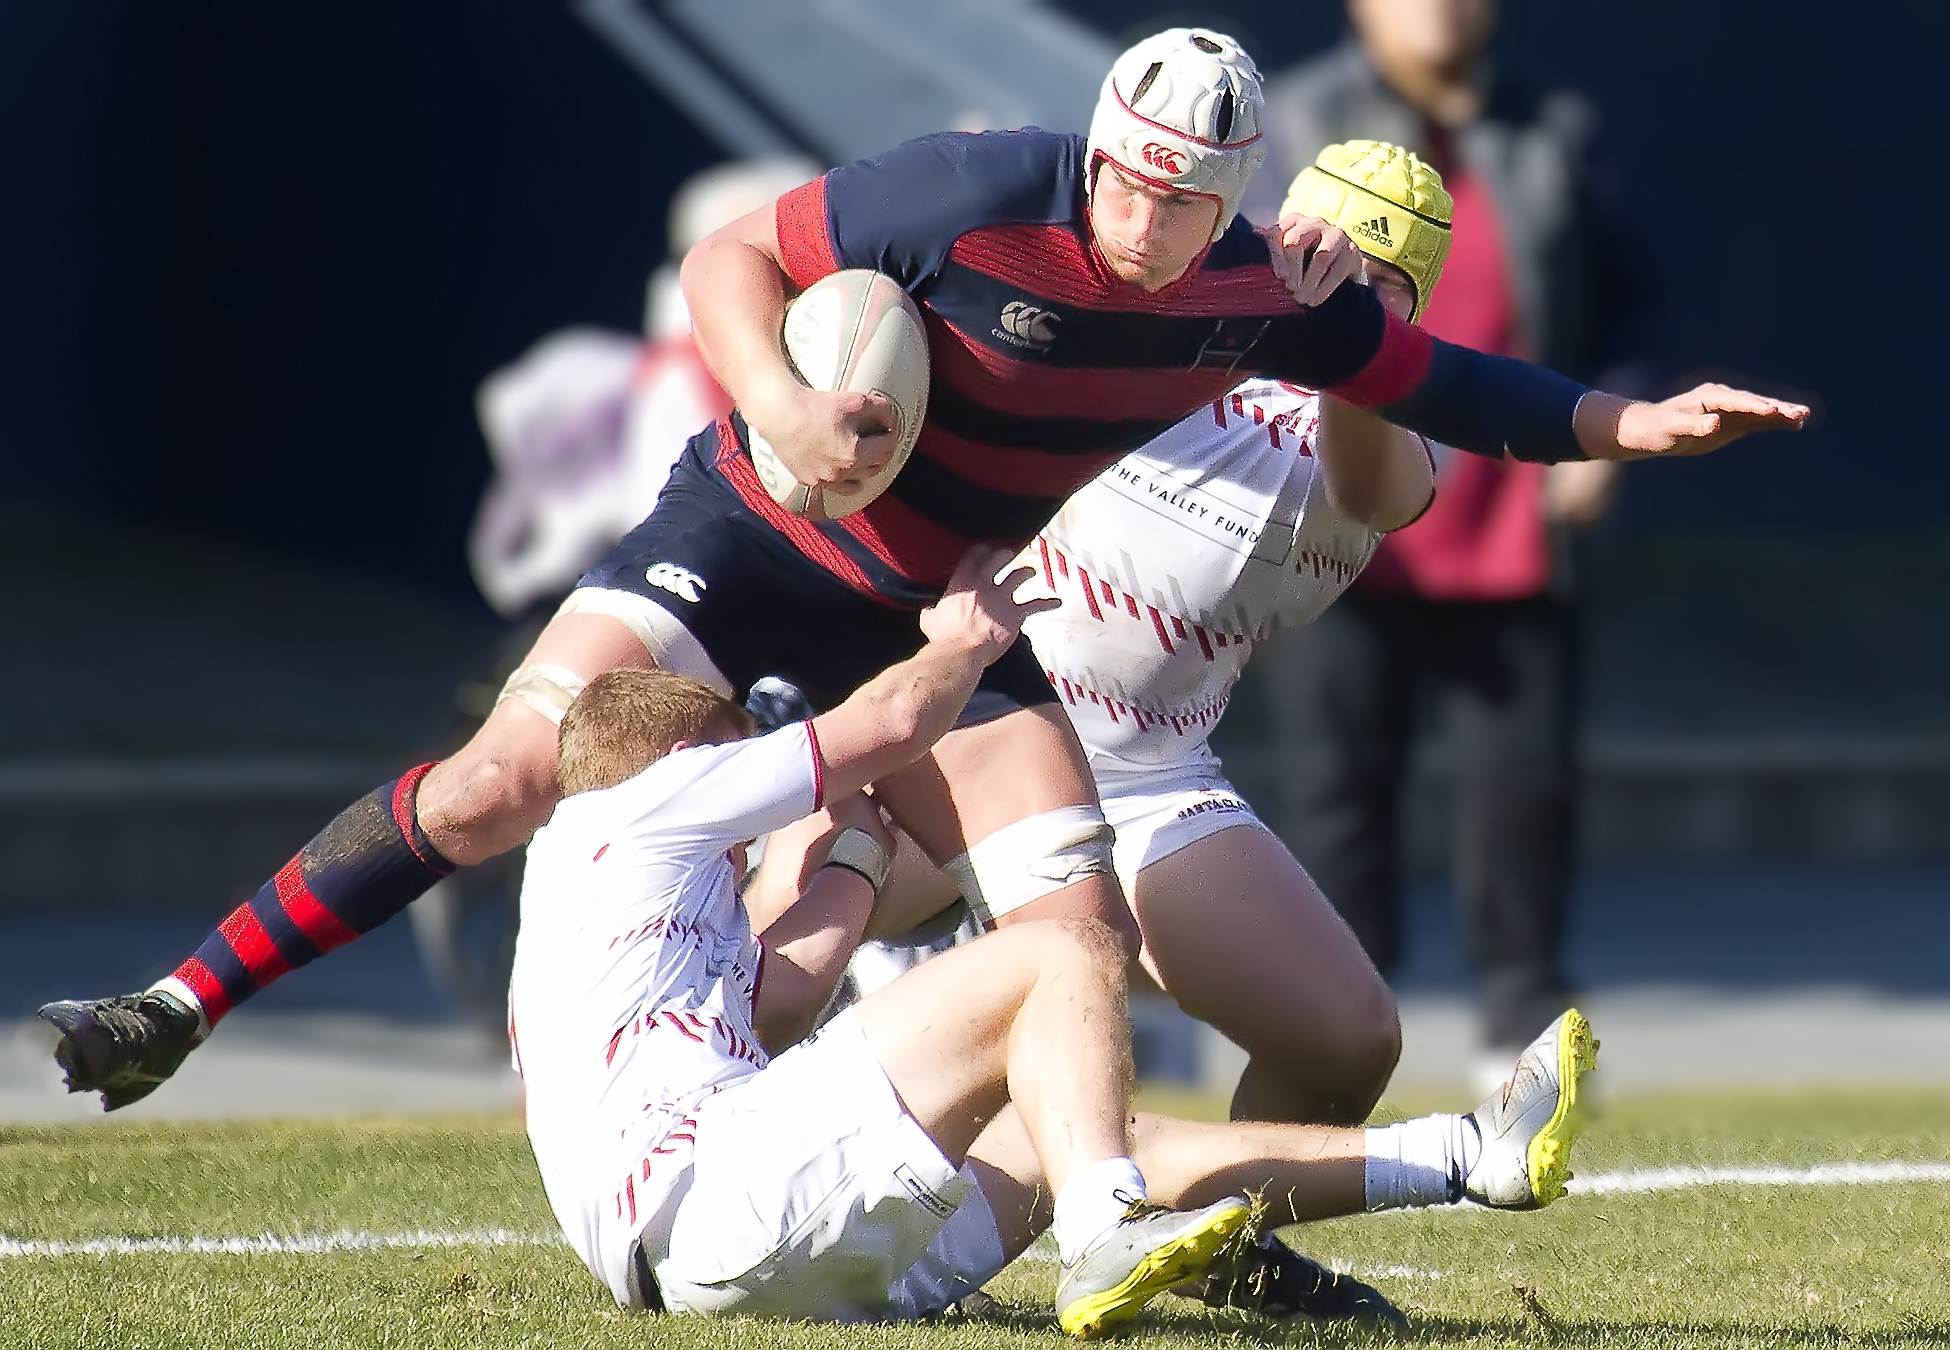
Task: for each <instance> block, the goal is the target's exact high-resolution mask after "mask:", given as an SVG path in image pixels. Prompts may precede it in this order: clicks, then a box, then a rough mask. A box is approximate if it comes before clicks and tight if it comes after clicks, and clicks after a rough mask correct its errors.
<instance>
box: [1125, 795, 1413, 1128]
mask: <svg viewBox="0 0 1950 1350" xmlns="http://www.w3.org/2000/svg"><path fill="white" fill-rule="evenodd" d="M1133 889H1134V890H1135V895H1134V896H1133V897H1132V901H1133V907H1134V908H1135V909H1136V911H1137V916H1138V925H1139V928H1140V929H1141V930H1142V932H1143V935H1144V949H1145V956H1144V961H1145V965H1146V967H1147V968H1148V969H1149V970H1150V971H1151V972H1152V974H1153V975H1154V976H1155V977H1156V978H1157V980H1158V982H1159V983H1160V984H1161V985H1163V986H1164V988H1165V989H1166V990H1167V991H1169V992H1170V994H1171V995H1172V997H1173V998H1175V999H1176V1000H1177V1001H1178V1004H1179V1006H1180V1007H1182V1008H1183V1009H1184V1010H1185V1011H1186V1012H1188V1013H1190V1014H1191V1015H1192V1016H1194V1017H1196V1018H1198V1019H1199V1020H1201V1021H1204V1022H1208V1023H1210V1024H1211V1025H1212V1026H1214V1027H1217V1028H1218V1029H1219V1030H1220V1031H1222V1032H1224V1033H1225V1035H1226V1036H1227V1037H1228V1038H1229V1039H1231V1040H1232V1041H1233V1042H1234V1043H1235V1044H1237V1045H1239V1046H1240V1047H1241V1048H1243V1049H1244V1050H1246V1052H1247V1053H1248V1054H1250V1055H1251V1056H1252V1064H1251V1066H1250V1067H1249V1068H1248V1070H1247V1075H1246V1077H1245V1079H1243V1080H1242V1082H1241V1086H1240V1092H1239V1096H1238V1097H1236V1098H1235V1101H1234V1108H1235V1111H1234V1114H1235V1116H1245V1117H1248V1118H1252V1119H1262V1120H1264V1119H1272V1120H1302V1121H1313V1122H1329V1123H1336V1124H1342V1123H1358V1122H1359V1121H1360V1120H1361V1119H1363V1118H1364V1117H1365V1116H1366V1114H1367V1112H1368V1111H1369V1109H1370V1108H1371V1107H1372V1106H1373V1104H1374V1101H1375V1100H1376V1099H1377V1098H1378V1097H1379V1096H1380V1094H1381V1091H1382V1089H1383V1088H1384V1087H1386V1085H1387V1082H1388V1078H1389V1076H1390V1075H1391V1074H1392V1073H1393V1071H1394V1067H1395V1061H1396V1059H1397V1057H1398V1056H1399V1055H1400V1053H1401V1028H1400V1023H1399V1021H1398V1020H1397V1017H1396V1011H1395V1000H1394V995H1393V994H1392V993H1391V992H1390V991H1389V989H1388V985H1387V983H1386V982H1385V981H1384V980H1383V979H1382V978H1381V975H1380V973H1379V972H1378V971H1376V970H1375V968H1374V965H1373V963H1372V962H1370V961H1369V960H1368V957H1367V954H1366V953H1365V952H1363V951H1362V950H1361V944H1360V943H1359V942H1358V941H1357V940H1356V939H1355V937H1354V934H1353V932H1352V931H1351V930H1350V929H1349V928H1348V926H1347V924H1346V923H1345V922H1343V921H1342V919H1341V917H1340V915H1338V914H1337V913H1335V912H1334V908H1333V906H1332V905H1330V904H1329V903H1328V901H1327V898H1326V897H1325V896H1324V895H1322V894H1321V892H1320V889H1319V887H1317V886H1315V885H1314V883H1313V879H1312V878H1311V877H1309V876H1308V875H1307V873H1306V870H1305V869H1304V868H1302V867H1301V866H1300V864H1299V863H1298V862H1297V861H1295V859H1294V857H1293V855H1292V854H1291V853H1289V852H1287V850H1286V846H1285V845H1283V844H1282V843H1280V841H1279V840H1278V839H1276V838H1275V837H1274V836H1273V835H1272V834H1270V833H1268V832H1267V831H1266V830H1264V829H1263V828H1260V827H1259V826H1256V825H1236V826H1233V827H1232V828H1230V829H1225V830H1220V831H1217V832H1216V833H1213V834H1209V835H1207V836H1205V837H1204V838H1203V839H1200V840H1197V841H1195V842H1194V843H1191V844H1188V845H1186V846H1185V847H1184V848H1181V849H1179V850H1177V851H1176V852H1174V853H1172V854H1170V855H1168V856H1167V857H1164V858H1161V859H1159V860H1158V861H1157V862H1155V863H1152V864H1151V865H1150V866H1148V867H1146V868H1144V869H1143V870H1142V871H1141V872H1139V873H1138V874H1137V878H1136V880H1135V884H1134V888H1133Z"/></svg>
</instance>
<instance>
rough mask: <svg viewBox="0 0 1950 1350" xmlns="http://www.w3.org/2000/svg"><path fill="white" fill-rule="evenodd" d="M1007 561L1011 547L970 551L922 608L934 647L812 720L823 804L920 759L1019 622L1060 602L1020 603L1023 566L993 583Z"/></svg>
mask: <svg viewBox="0 0 1950 1350" xmlns="http://www.w3.org/2000/svg"><path fill="white" fill-rule="evenodd" d="M1009 557H1010V554H1009V550H1007V549H1002V548H996V547H993V546H991V545H987V544H982V545H977V546H976V547H974V548H972V549H970V550H969V551H968V552H967V553H966V554H965V555H963V557H962V560H961V564H960V566H958V567H956V568H955V574H954V575H953V576H952V577H950V578H949V579H948V587H947V590H946V591H945V592H943V594H942V597H941V599H940V600H938V601H936V602H935V603H934V604H933V605H930V606H929V607H928V608H927V609H924V610H922V611H921V631H922V632H923V633H925V634H926V635H927V638H928V645H927V646H925V647H923V648H922V649H921V650H920V651H919V652H918V653H916V654H915V655H914V656H911V657H909V658H908V659H907V660H905V661H902V662H901V663H900V664H898V665H895V666H889V667H888V668H887V669H886V670H884V671H882V672H881V673H880V674H878V675H876V676H875V677H874V678H873V679H871V680H869V681H868V682H867V683H866V684H863V685H861V686H860V688H859V689H858V690H856V691H855V692H854V693H853V695H852V697H850V698H848V699H847V700H846V702H844V703H842V704H840V706H839V707H837V708H835V709H833V711H831V712H829V713H825V714H823V715H821V716H819V717H816V718H814V719H813V724H812V725H813V733H814V735H815V736H816V737H817V738H818V740H819V753H820V758H821V760H822V762H823V771H824V782H825V797H826V800H828V801H831V800H833V799H834V798H836V797H839V796H842V795H844V794H846V793H849V792H852V791H854V790H855V789H857V788H863V787H865V786H866V785H867V784H868V783H871V782H873V781H875V780H876V779H879V778H881V777H884V776H885V775H887V774H890V773H892V772H893V771H894V770H896V769H901V768H905V767H906V766H907V765H909V764H911V763H913V762H914V761H915V760H917V759H919V758H920V757H921V756H922V755H923V754H924V753H926V752H927V750H928V749H929V748H930V747H931V746H933V745H934V743H935V742H936V741H938V740H940V739H941V738H942V737H943V736H945V735H947V733H948V730H949V728H950V727H952V726H954V724H955V719H956V718H957V717H959V716H960V715H961V710H962V708H963V707H964V706H965V705H966V704H967V702H968V697H969V695H970V694H973V693H974V692H975V682H976V681H977V680H979V679H980V678H981V675H982V671H983V670H985V669H986V668H987V667H988V665H989V663H990V662H992V661H994V660H995V659H996V658H997V657H999V656H1001V655H1002V653H1003V652H1005V651H1007V650H1008V649H1009V644H1010V643H1012V642H1014V641H1015V640H1016V634H1017V633H1018V632H1019V631H1020V630H1021V628H1022V621H1023V620H1024V619H1026V618H1028V617H1029V616H1030V615H1031V614H1036V613H1040V612H1041V611H1043V610H1045V609H1054V608H1055V607H1056V606H1057V605H1058V604H1060V603H1061V602H1060V601H1058V600H1056V599H1054V598H1053V597H1045V598H1044V599H1041V600H1031V601H1028V602H1026V603H1018V602H1017V600H1016V599H1015V593H1016V588H1017V587H1019V586H1021V585H1022V584H1023V582H1025V581H1027V580H1028V579H1029V577H1030V576H1031V575H1033V573H1032V572H1031V569H1029V568H1027V567H1018V568H1015V569H1013V570H1011V571H1010V572H1009V573H1008V574H1007V575H1005V576H1004V577H1003V578H1002V579H1001V580H1000V581H997V580H995V574H996V572H997V570H998V569H1000V568H1001V567H1002V566H1003V564H1005V563H1007V562H1008V561H1009Z"/></svg>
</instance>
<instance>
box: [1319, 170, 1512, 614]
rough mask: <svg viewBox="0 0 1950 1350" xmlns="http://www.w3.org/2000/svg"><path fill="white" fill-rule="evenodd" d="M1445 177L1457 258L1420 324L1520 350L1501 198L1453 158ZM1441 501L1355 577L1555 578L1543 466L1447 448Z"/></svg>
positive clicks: (1434, 592)
mask: <svg viewBox="0 0 1950 1350" xmlns="http://www.w3.org/2000/svg"><path fill="white" fill-rule="evenodd" d="M1443 184H1444V186H1446V187H1447V188H1448V189H1449V195H1450V198H1451V199H1452V200H1453V201H1454V203H1455V217H1454V220H1453V222H1452V224H1451V230H1452V236H1451V243H1450V248H1449V260H1448V262H1447V263H1446V264H1445V265H1444V266H1443V269H1442V280H1441V282H1440V284H1438V285H1437V286H1436V288H1435V295H1434V297H1433V298H1432V299H1431V300H1430V302H1429V308H1428V312H1427V313H1426V314H1424V315H1423V317H1422V327H1423V328H1424V329H1426V330H1427V331H1428V332H1430V333H1431V334H1433V335H1434V336H1436V337H1439V338H1442V339H1443V340H1444V341H1447V342H1456V343H1461V344H1462V345H1463V346H1465V347H1474V348H1475V349H1476V350H1477V351H1482V352H1494V353H1496V354H1497V355H1499V356H1522V355H1523V354H1524V353H1523V352H1522V351H1520V350H1519V348H1520V347H1521V345H1522V344H1521V343H1520V342H1519V340H1518V337H1517V331H1516V322H1517V307H1516V300H1515V297H1514V296H1512V295H1511V293H1510V273H1509V267H1508V262H1507V259H1506V257H1505V254H1504V251H1503V227H1502V222H1501V221H1500V220H1498V218H1497V213H1496V204H1495V202H1493V201H1492V200H1491V198H1490V194H1489V191H1488V189H1486V188H1485V187H1484V185H1483V183H1482V180H1481V179H1478V178H1477V177H1475V176H1474V175H1473V174H1471V173H1469V172H1468V171H1467V170H1465V169H1463V168H1462V167H1461V166H1459V165H1455V164H1454V162H1453V160H1452V161H1451V165H1450V166H1449V167H1447V168H1445V169H1444V171H1443ZM1437 462H1438V466H1439V467H1438V469H1437V474H1436V494H1435V504H1434V505H1432V506H1431V507H1430V508H1429V511H1428V514H1427V515H1425V516H1423V517H1422V518H1421V519H1420V520H1418V521H1416V522H1415V523H1414V524H1413V525H1410V526H1408V527H1407V528H1406V529H1401V530H1397V531H1396V532H1395V533H1393V534H1391V535H1389V536H1388V537H1387V538H1386V539H1384V540H1382V542H1381V547H1380V548H1379V549H1378V550H1376V552H1375V556H1374V559H1373V561H1371V562H1370V563H1369V564H1368V566H1367V570H1366V571H1364V572H1362V574H1361V576H1360V579H1359V580H1358V581H1357V582H1356V583H1355V584H1356V585H1357V586H1359V587H1361V588H1362V589H1364V590H1367V591H1369V592H1371V593H1376V594H1384V595H1414V596H1420V597H1422V598H1423V599H1426V600H1517V599H1522V598H1524V597H1526V596H1532V595H1540V594H1542V593H1543V591H1544V589H1545V587H1546V586H1547V585H1548V583H1549V581H1550V552H1549V545H1548V541H1547V540H1546V538H1545V534H1544V518H1543V512H1542V510H1541V509H1540V508H1541V506H1542V498H1543V491H1544V466H1543V465H1541V464H1526V463H1523V462H1522V461H1520V460H1515V459H1507V458H1506V459H1501V460H1496V459H1486V458H1484V457H1483V456H1481V455H1467V454H1458V453H1457V452H1455V451H1453V450H1452V451H1449V452H1447V453H1446V454H1442V455H1440V457H1439V458H1438V461H1437Z"/></svg>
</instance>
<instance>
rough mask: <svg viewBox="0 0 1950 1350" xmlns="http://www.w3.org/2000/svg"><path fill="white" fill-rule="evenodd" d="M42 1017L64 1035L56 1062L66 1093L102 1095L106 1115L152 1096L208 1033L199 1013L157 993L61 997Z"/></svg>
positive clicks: (58, 1048) (57, 1052)
mask: <svg viewBox="0 0 1950 1350" xmlns="http://www.w3.org/2000/svg"><path fill="white" fill-rule="evenodd" d="M40 1016H41V1020H42V1021H44V1022H49V1023H51V1024H53V1026H54V1027H55V1029H56V1030H58V1031H59V1032H60V1033H61V1041H60V1044H58V1045H56V1046H55V1047H54V1059H55V1062H56V1063H57V1064H59V1065H60V1066H61V1067H62V1069H64V1070H65V1071H66V1072H67V1076H68V1077H67V1081H68V1091H70V1092H99V1093H101V1094H102V1110H104V1111H114V1110H118V1109H120V1108H121V1107H124V1106H127V1105H128V1104H129V1103H131V1102H138V1101H141V1100H142V1099H143V1098H144V1097H146V1096H148V1095H149V1094H150V1093H152V1092H154V1091H155V1090H156V1089H157V1088H158V1087H159V1086H161V1084H162V1082H163V1080H164V1079H166V1078H168V1077H169V1076H170V1075H171V1074H173V1073H175V1072H176V1070H177V1067H178V1066H179V1065H181V1064H182V1062H183V1060H184V1059H185V1058H186V1057H187V1056H188V1055H189V1053H190V1051H191V1050H194V1049H195V1048H196V1045H197V1043H198V1042H199V1041H201V1040H202V1039H203V1038H204V1036H205V1035H207V1034H208V1033H206V1032H205V1031H204V1029H203V1019H202V1018H201V1017H199V1016H198V1015H197V1013H196V1010H195V1009H193V1008H188V1007H185V1006H184V1005H183V1004H182V1003H181V1002H179V1001H177V1000H176V999H174V998H172V997H170V996H169V995H168V994H163V993H158V992H156V991H155V990H153V989H152V990H148V991H145V992H143V993H140V994H118V995H117V996H115V997H114V998H94V999H63V1000H62V1001H61V1002H59V1003H49V1004H47V1005H46V1006H45V1007H43V1008H42V1009H41V1012H40Z"/></svg>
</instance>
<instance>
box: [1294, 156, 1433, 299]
mask: <svg viewBox="0 0 1950 1350" xmlns="http://www.w3.org/2000/svg"><path fill="white" fill-rule="evenodd" d="M1295 212H1297V213H1299V214H1300V215H1303V216H1318V217H1320V218H1321V219H1322V220H1325V221H1327V222H1328V223H1329V224H1333V225H1338V226H1340V227H1341V228H1342V229H1343V230H1346V231H1347V233H1348V237H1349V238H1351V239H1353V240H1354V244H1355V247H1357V248H1359V249H1360V250H1361V251H1362V252H1363V253H1365V254H1367V255H1368V256H1369V257H1371V258H1379V259H1381V260H1382V261H1383V262H1387V263H1393V264H1394V265H1395V266H1397V267H1399V268H1401V269H1402V271H1404V272H1406V273H1408V279H1409V280H1410V281H1411V282H1413V283H1414V284H1415V313H1414V315H1413V316H1412V317H1413V318H1417V319H1419V318H1421V317H1422V311H1423V310H1425V309H1427V308H1428V307H1429V296H1430V295H1431V294H1433V293H1434V291H1435V283H1436V280H1437V278H1439V277H1440V276H1441V275H1442V260H1443V259H1445V258H1447V257H1448V256H1449V222H1450V219H1451V218H1452V217H1453V216H1454V214H1455V208H1454V207H1453V205H1452V204H1451V203H1450V201H1449V194H1448V193H1447V192H1445V191H1443V189H1442V175H1441V174H1439V173H1437V172H1436V171H1435V170H1434V169H1431V168H1430V167H1429V166H1428V165H1427V164H1425V163H1423V162H1422V160H1421V159H1419V158H1418V157H1416V155H1414V154H1413V153H1412V152H1410V151H1407V150H1404V149H1402V148H1401V147H1400V146H1399V145H1389V144H1388V143H1387V142H1386V141H1343V142H1341V143H1340V144H1339V145H1330V146H1328V147H1327V148H1326V149H1325V150H1322V151H1321V152H1320V154H1319V155H1317V156H1316V157H1315V158H1314V162H1313V167H1312V168H1310V169H1303V170H1302V171H1301V173H1300V176H1299V177H1298V178H1296V179H1294V180H1293V186H1292V187H1290V188H1288V189H1287V194H1286V203H1285V204H1284V205H1283V206H1281V207H1280V214H1281V215H1283V216H1285V215H1292V214H1294V213H1295Z"/></svg>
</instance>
